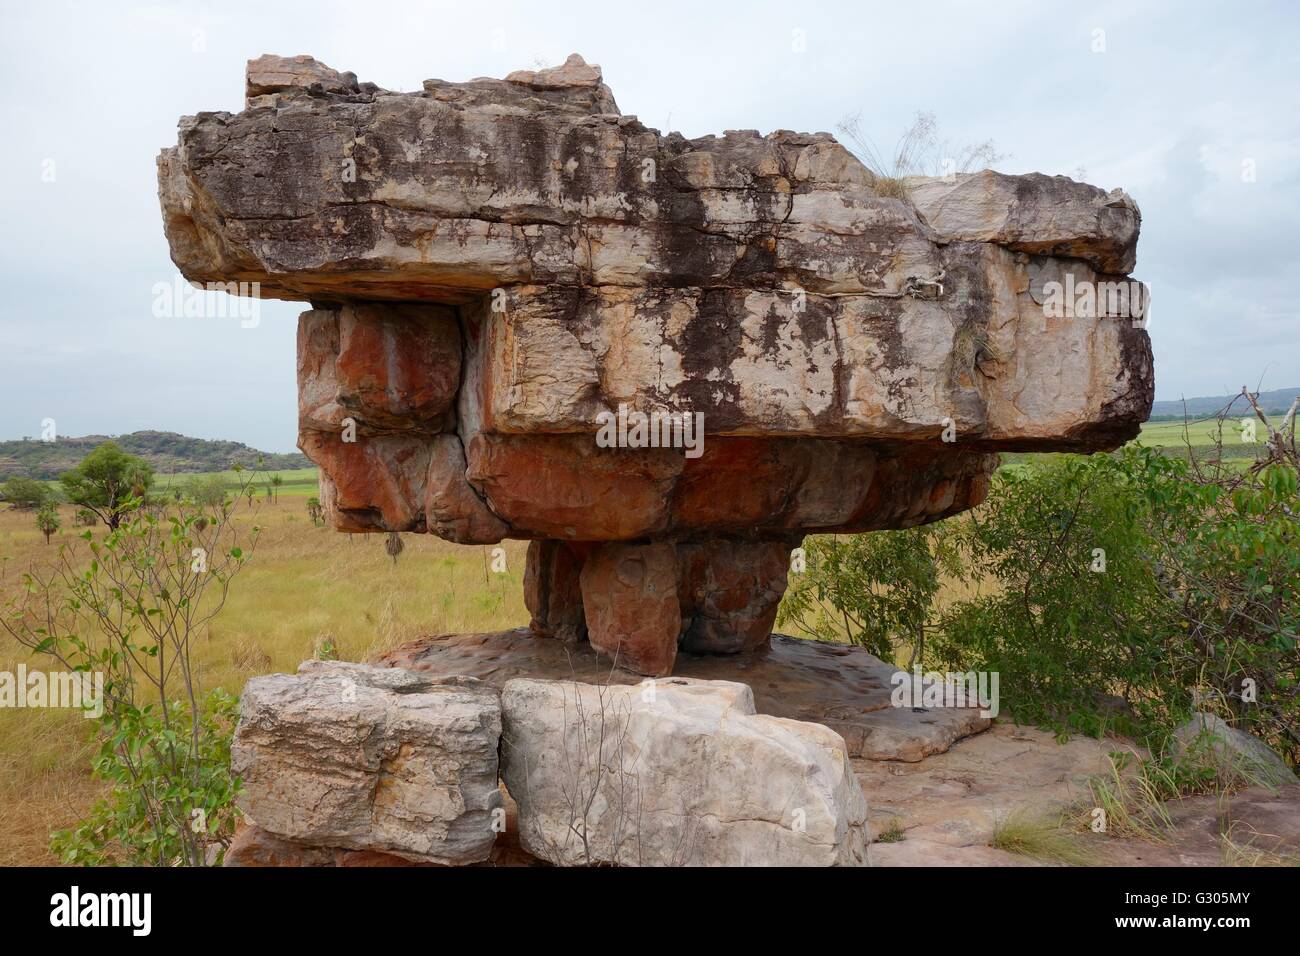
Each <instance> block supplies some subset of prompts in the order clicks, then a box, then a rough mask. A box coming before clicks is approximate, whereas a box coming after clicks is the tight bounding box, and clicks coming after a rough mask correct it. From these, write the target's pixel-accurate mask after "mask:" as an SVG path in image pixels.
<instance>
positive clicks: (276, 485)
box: [271, 475, 284, 501]
mask: <svg viewBox="0 0 1300 956" xmlns="http://www.w3.org/2000/svg"><path fill="white" fill-rule="evenodd" d="M283 484H284V479H283V478H281V477H280V476H279V475H272V476H271V500H272V501H279V500H280V486H281V485H283Z"/></svg>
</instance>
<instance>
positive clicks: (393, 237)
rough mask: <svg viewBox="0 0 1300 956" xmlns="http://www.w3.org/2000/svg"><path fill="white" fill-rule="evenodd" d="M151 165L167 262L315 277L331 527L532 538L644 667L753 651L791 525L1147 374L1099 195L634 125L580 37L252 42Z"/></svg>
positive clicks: (885, 504)
mask: <svg viewBox="0 0 1300 956" xmlns="http://www.w3.org/2000/svg"><path fill="white" fill-rule="evenodd" d="M158 174H159V194H160V198H161V203H162V211H163V221H164V227H165V230H166V233H167V238H168V241H169V243H170V246H171V253H172V258H173V260H174V261H175V262H176V264H177V266H178V268H179V269H180V270H181V272H182V273H183V274H184V276H185V277H186V278H188V279H190V280H191V281H194V282H198V283H219V284H221V285H219V286H217V287H219V288H226V287H228V286H227V284H228V283H235V282H242V283H251V284H256V288H257V289H258V293H259V294H260V295H263V296H274V297H278V298H284V299H292V300H300V301H303V302H307V303H309V304H310V305H311V309H310V310H309V311H307V312H304V313H303V315H302V317H301V319H300V322H299V335H298V385H299V446H300V447H301V448H302V449H303V451H304V452H305V453H306V454H307V455H308V456H309V457H310V458H311V459H312V460H313V461H315V462H316V463H317V464H318V465H319V466H320V470H321V501H322V504H323V505H324V507H325V510H326V513H327V515H328V517H329V520H330V521H331V522H332V523H333V525H334V526H335V527H336V528H338V529H340V530H343V531H394V532H415V533H421V532H427V533H433V534H438V535H441V536H442V537H444V538H447V539H448V540H451V541H456V542H460V543H466V544H492V543H495V542H498V541H500V540H502V539H503V538H507V537H509V538H521V539H530V540H533V541H534V542H536V543H537V544H536V548H535V549H530V568H529V588H528V592H529V595H530V599H529V600H530V603H529V608H530V611H531V613H532V617H533V628H534V630H535V631H536V632H537V633H539V634H545V635H554V636H557V637H560V638H562V639H564V640H570V641H573V640H581V639H583V637H584V636H589V637H590V639H591V641H592V642H593V644H594V645H595V646H596V647H598V648H600V649H602V650H603V651H605V652H607V653H609V654H610V655H611V656H616V658H617V660H618V662H619V664H620V666H624V667H630V668H633V669H636V670H639V671H642V672H645V673H651V674H662V673H666V672H667V670H668V669H670V668H671V667H672V662H673V658H674V654H675V652H676V647H678V646H680V647H682V648H688V649H690V650H692V651H695V652H712V653H734V652H739V651H745V650H748V649H752V648H753V647H755V646H758V645H761V644H762V643H763V642H764V641H765V640H766V632H767V631H769V630H770V627H771V620H772V614H773V611H774V608H775V606H776V603H777V602H778V601H779V600H780V597H781V593H782V590H783V587H784V575H785V570H784V567H783V566H782V567H778V565H783V564H784V561H785V559H784V558H783V557H782V552H785V553H786V554H788V551H789V549H790V548H791V547H793V546H795V545H797V543H798V542H799V541H800V540H801V539H802V536H803V535H805V534H808V533H827V532H844V533H854V532H861V531H872V530H879V529H888V528H905V527H911V526H914V525H917V524H922V523H925V522H929V521H936V520H940V519H942V518H945V517H947V516H950V515H954V514H957V513H959V512H961V511H963V510H965V509H968V508H972V507H974V506H976V505H978V504H979V503H980V501H982V500H983V498H984V495H985V493H986V491H987V488H988V478H989V475H990V474H991V472H992V470H993V469H994V467H995V466H996V462H997V454H996V453H997V452H998V451H1001V450H1006V449H1013V450H1038V451H1053V450H1060V451H1082V452H1088V451H1094V450H1099V449H1111V448H1114V447H1117V446H1118V445H1119V444H1121V443H1122V442H1124V441H1126V440H1127V439H1129V438H1131V437H1133V436H1134V435H1136V434H1137V431H1138V427H1139V425H1140V423H1141V422H1142V421H1143V420H1144V419H1145V418H1146V416H1147V413H1148V411H1149V408H1150V404H1151V399H1152V395H1153V380H1152V361H1151V348H1150V342H1149V339H1148V337H1147V334H1146V332H1145V330H1144V329H1143V328H1142V324H1143V323H1142V316H1143V314H1144V312H1143V309H1144V308H1145V291H1144V290H1143V289H1142V287H1141V286H1140V284H1139V283H1136V282H1132V281H1131V280H1129V279H1128V276H1127V273H1128V271H1129V270H1131V269H1132V268H1133V263H1134V256H1135V249H1136V243H1137V237H1138V230H1139V226H1140V221H1141V217H1140V214H1139V211H1138V209H1137V206H1136V204H1135V203H1134V202H1133V201H1132V199H1130V198H1129V197H1128V196H1126V195H1125V194H1124V193H1123V192H1122V191H1119V190H1115V191H1112V192H1110V193H1106V192H1104V191H1102V190H1100V189H1097V188H1096V187H1093V186H1089V185H1086V184H1083V183H1078V182H1074V181H1073V180H1070V179H1068V178H1065V177H1060V176H1056V177H1049V176H1043V175H1039V174H1033V175H1028V176H1006V175H1002V174H998V173H994V172H991V171H986V172H982V173H978V174H974V175H958V176H954V177H946V178H943V179H925V178H918V177H913V178H909V179H907V180H906V181H905V182H904V186H905V190H904V191H905V192H906V193H907V195H906V197H904V198H898V197H897V196H893V195H888V193H891V192H897V190H896V189H893V188H891V189H883V188H878V187H877V182H876V178H875V176H874V175H873V174H872V173H871V172H870V171H869V170H867V169H866V168H865V167H864V166H863V165H862V164H861V163H860V162H859V161H858V160H857V159H856V158H854V157H853V156H852V154H850V153H849V152H848V151H847V150H845V149H844V147H842V146H841V145H840V144H839V143H837V142H836V141H835V139H834V138H833V137H831V136H830V135H828V134H825V133H815V134H806V133H794V132H791V131H789V130H778V131H776V132H773V133H770V134H768V135H766V136H762V135H759V134H758V133H757V132H755V131H747V130H741V131H736V130H732V131H728V132H726V133H725V134H724V135H723V136H721V137H718V136H705V137H700V138H697V139H690V140H688V139H686V138H684V137H683V136H681V135H679V134H676V133H668V134H662V133H660V132H659V131H657V130H654V129H650V128H648V127H646V126H644V125H643V124H642V123H641V122H639V121H638V120H637V119H636V117H634V116H626V115H623V114H621V113H620V112H619V110H618V107H617V105H616V103H615V101H614V97H613V94H612V93H611V92H610V90H609V88H608V87H607V86H606V85H605V84H604V82H603V79H602V75H601V71H600V68H599V67H596V66H593V65H589V64H587V63H585V62H584V61H583V60H582V58H581V57H578V56H576V55H575V56H573V57H570V58H569V60H568V61H567V62H566V63H565V64H564V65H562V66H560V67H556V68H554V69H549V70H539V71H522V72H518V73H512V74H511V75H510V76H508V77H506V78H505V79H503V80H497V79H476V80H470V81H468V82H464V83H450V82H446V81H443V80H426V81H425V82H424V84H423V87H422V88H421V89H420V90H419V91H417V92H412V93H395V92H392V91H388V90H383V89H380V88H379V87H377V86H375V85H374V84H372V83H364V82H358V80H357V78H356V77H355V76H354V75H353V74H351V73H340V72H338V71H335V70H333V69H331V68H329V67H327V66H325V65H324V64H322V63H319V62H317V61H316V60H314V59H312V58H311V57H307V56H298V57H292V58H285V57H277V56H263V57H260V58H259V59H257V60H254V61H252V62H250V63H249V65H248V75H247V96H246V100H245V109H244V110H242V111H241V112H238V113H228V112H212V113H199V114H198V115H197V116H192V117H186V118H184V119H183V120H182V121H181V124H180V134H179V141H178V143H177V145H176V146H175V147H173V148H170V149H166V150H164V151H163V152H162V155H161V156H160V157H159V160H158ZM1062 289H1069V290H1075V289H1078V290H1087V292H1088V295H1087V296H1084V297H1082V298H1080V299H1078V300H1077V301H1076V300H1071V301H1070V302H1068V303H1065V304H1064V306H1065V307H1064V308H1061V307H1060V306H1061V305H1062V303H1061V302H1060V295H1059V293H1060V290H1062ZM1121 293H1122V294H1121ZM611 422H613V423H614V424H613V425H611V424H610V423H611Z"/></svg>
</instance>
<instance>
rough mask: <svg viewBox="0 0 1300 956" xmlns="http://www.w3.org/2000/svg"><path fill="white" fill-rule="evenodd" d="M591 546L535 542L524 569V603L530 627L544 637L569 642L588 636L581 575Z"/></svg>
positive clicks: (584, 638) (574, 642)
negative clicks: (529, 617) (529, 618)
mask: <svg viewBox="0 0 1300 956" xmlns="http://www.w3.org/2000/svg"><path fill="white" fill-rule="evenodd" d="M588 550H589V549H588V548H584V547H583V546H581V545H579V546H576V547H575V546H573V545H567V544H564V543H563V542H561V541H533V542H531V543H530V544H529V545H528V558H527V564H526V566H525V569H524V604H525V606H526V607H527V608H528V612H529V614H531V615H532V620H531V621H530V622H529V626H530V627H531V628H532V630H533V633H535V634H537V635H539V636H541V637H556V638H559V639H560V640H562V641H564V642H565V643H568V644H576V643H577V642H579V641H583V640H586V638H587V618H586V613H585V612H584V611H583V608H582V582H581V578H580V575H581V573H582V565H583V562H584V561H585V560H586V552H587V551H588Z"/></svg>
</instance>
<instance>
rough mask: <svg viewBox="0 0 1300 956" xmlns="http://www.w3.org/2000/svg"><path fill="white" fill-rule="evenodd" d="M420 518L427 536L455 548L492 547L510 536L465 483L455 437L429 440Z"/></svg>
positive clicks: (463, 462)
mask: <svg viewBox="0 0 1300 956" xmlns="http://www.w3.org/2000/svg"><path fill="white" fill-rule="evenodd" d="M424 516H425V524H426V525H427V526H428V529H429V531H430V532H432V533H433V534H436V535H438V536H439V537H442V538H446V539H447V540H448V541H455V542H456V543H457V544H496V543H497V542H498V541H500V540H501V539H503V538H505V537H506V536H507V535H508V534H509V533H510V526H509V525H507V524H506V523H505V522H504V521H502V520H501V519H500V518H498V517H497V516H496V515H495V514H493V513H492V509H490V508H489V507H488V506H487V504H486V503H485V502H484V501H483V499H482V498H481V497H479V494H478V492H476V491H475V490H474V489H473V488H472V487H470V483H469V482H468V481H466V480H465V452H464V450H463V449H462V448H461V444H460V439H459V438H458V437H457V436H455V435H438V436H437V437H436V438H434V439H433V442H432V450H431V453H430V459H429V477H428V480H427V481H426V482H425V493H424Z"/></svg>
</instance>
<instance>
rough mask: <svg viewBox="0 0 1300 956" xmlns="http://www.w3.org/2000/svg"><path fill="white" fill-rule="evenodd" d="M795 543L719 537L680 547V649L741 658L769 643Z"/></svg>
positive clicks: (678, 595) (678, 589) (695, 652)
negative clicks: (740, 654) (791, 550)
mask: <svg viewBox="0 0 1300 956" xmlns="http://www.w3.org/2000/svg"><path fill="white" fill-rule="evenodd" d="M797 543H798V542H797V540H796V541H743V540H736V539H717V540H713V541H701V542H691V543H684V544H679V545H678V546H677V562H678V577H677V597H678V601H679V603H680V604H681V612H682V624H683V628H682V636H681V649H682V650H683V651H687V652H689V653H692V654H738V653H741V652H744V651H752V650H755V649H757V648H759V647H763V646H764V645H766V644H767V642H768V638H769V637H771V635H772V625H773V624H774V623H775V622H776V611H777V607H778V606H779V605H780V603H781V597H782V595H784V594H785V588H786V574H787V572H788V570H789V564H790V549H791V548H793V547H795V545H796V544H797Z"/></svg>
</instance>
